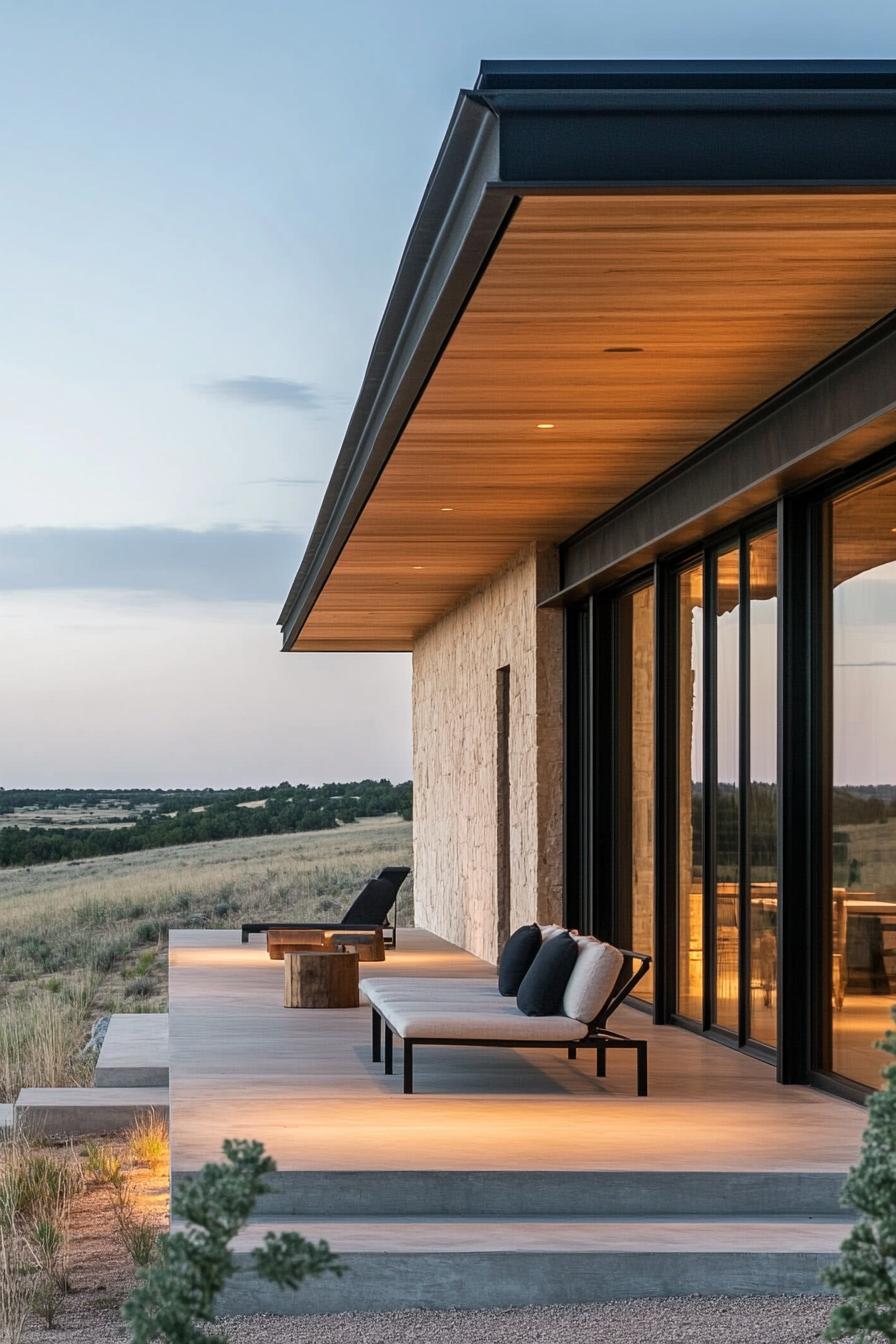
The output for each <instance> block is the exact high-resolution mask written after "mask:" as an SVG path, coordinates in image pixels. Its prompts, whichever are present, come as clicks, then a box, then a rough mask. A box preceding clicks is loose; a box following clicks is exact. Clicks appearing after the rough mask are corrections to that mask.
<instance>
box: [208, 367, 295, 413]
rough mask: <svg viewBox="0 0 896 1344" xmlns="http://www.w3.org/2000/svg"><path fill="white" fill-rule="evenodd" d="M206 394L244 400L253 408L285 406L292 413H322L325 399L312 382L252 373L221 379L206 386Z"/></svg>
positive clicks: (230, 399)
mask: <svg viewBox="0 0 896 1344" xmlns="http://www.w3.org/2000/svg"><path fill="white" fill-rule="evenodd" d="M203 391H205V392H208V393H209V394H210V395H211V396H214V397H222V398H224V399H225V400H227V401H244V402H248V403H249V404H250V405H252V406H285V407H286V408H287V409H288V410H291V411H318V410H320V408H321V398H320V394H319V392H318V390H317V388H316V387H314V386H313V384H311V383H297V382H293V380H292V379H290V378H266V377H264V376H263V375H262V374H257V373H249V374H245V375H244V376H243V377H241V378H219V379H217V380H216V381H214V382H211V383H205V384H204V386H203Z"/></svg>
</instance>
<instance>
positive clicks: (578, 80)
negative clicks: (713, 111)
mask: <svg viewBox="0 0 896 1344" xmlns="http://www.w3.org/2000/svg"><path fill="white" fill-rule="evenodd" d="M894 76H896V62H894V61H886V60H884V61H863V60H855V61H849V60H844V61H840V60H821V61H814V60H805V61H789V60H777V61H776V60H771V61H712V60H697V61H662V60H660V61H526V60H521V61H495V60H485V61H481V62H480V66H479V77H478V79H477V80H476V85H475V87H476V90H477V91H479V92H497V91H498V90H500V89H508V88H510V89H519V88H520V87H526V88H530V89H537V88H553V89H556V88H592V89H612V88H623V87H624V88H629V89H632V88H651V87H663V88H690V87H702V88H720V89H721V88H765V89H770V88H775V87H776V86H777V87H789V88H793V87H805V88H819V87H830V88H837V87H838V86H841V87H849V86H855V85H856V84H864V85H866V86H868V87H871V86H873V85H875V84H881V83H885V82H886V81H887V80H892V79H893V78H894Z"/></svg>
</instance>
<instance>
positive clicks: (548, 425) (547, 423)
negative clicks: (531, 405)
mask: <svg viewBox="0 0 896 1344" xmlns="http://www.w3.org/2000/svg"><path fill="white" fill-rule="evenodd" d="M535 428H536V429H553V428H554V422H553V420H540V421H539V422H538V424H537V425H536V426H535Z"/></svg>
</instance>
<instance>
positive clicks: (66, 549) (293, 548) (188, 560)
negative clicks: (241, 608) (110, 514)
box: [0, 527, 301, 604]
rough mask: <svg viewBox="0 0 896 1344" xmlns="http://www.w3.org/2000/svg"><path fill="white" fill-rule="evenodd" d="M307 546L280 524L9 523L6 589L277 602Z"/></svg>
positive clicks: (2, 580)
mask: <svg viewBox="0 0 896 1344" xmlns="http://www.w3.org/2000/svg"><path fill="white" fill-rule="evenodd" d="M300 551H301V538H300V537H298V536H296V535H295V533H292V532H287V531H281V530H279V529H276V528H270V529H255V530H248V529H246V530H243V529H240V528H236V527H216V528H210V529H208V530H207V531H203V532H194V531H190V530H189V529H187V528H173V527H116V528H62V527H30V528H10V529H6V530H0V590H6V591H15V590H19V591H21V590H37V589H63V588H81V589H117V590H119V591H121V590H125V591H128V590H130V591H133V592H160V593H169V594H177V595H178V596H181V597H191V598H195V599H198V600H200V601H222V600H224V601H226V600H233V601H240V602H245V601H265V602H272V603H274V604H276V603H277V602H278V601H279V600H280V599H281V598H282V597H283V595H284V593H285V592H286V589H287V588H288V587H289V582H290V579H291V578H292V574H293V571H294V570H295V568H296V564H297V563H298V559H299V554H300Z"/></svg>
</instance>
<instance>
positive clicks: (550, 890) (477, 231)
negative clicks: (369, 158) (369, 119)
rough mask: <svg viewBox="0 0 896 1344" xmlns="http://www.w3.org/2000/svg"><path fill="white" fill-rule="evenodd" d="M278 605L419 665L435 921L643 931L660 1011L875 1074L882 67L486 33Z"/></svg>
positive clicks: (887, 373) (891, 897) (892, 929)
mask: <svg viewBox="0 0 896 1344" xmlns="http://www.w3.org/2000/svg"><path fill="white" fill-rule="evenodd" d="M281 624H282V628H283V645H284V648H285V649H286V650H289V651H295V652H299V653H302V652H315V651H334V650H337V651H338V650H344V651H347V652H360V651H406V652H410V653H412V654H413V736H414V790H415V792H414V881H415V902H416V921H417V923H418V925H420V926H421V927H422V928H425V929H427V930H429V931H431V932H432V933H433V934H436V935H439V936H440V937H442V938H444V939H446V940H448V941H449V942H450V943H452V944H455V945H457V946H459V947H460V948H463V949H466V950H467V951H468V952H471V953H473V954H475V955H477V956H478V957H480V958H483V959H485V960H486V961H488V962H494V961H496V959H497V957H498V953H499V950H500V949H501V947H502V946H503V944H504V943H505V941H506V940H507V938H508V936H509V934H510V933H511V932H512V931H513V930H515V929H517V928H518V927H519V926H521V925H524V924H527V923H531V922H533V921H536V922H538V923H540V924H543V925H545V924H552V923H556V924H560V925H564V926H567V927H572V928H574V929H577V930H580V931H582V932H590V933H594V934H596V935H597V936H598V937H599V938H601V939H605V940H607V941H609V942H612V943H615V944H616V945H618V946H621V947H624V948H630V949H634V950H635V951H636V952H640V953H645V954H648V955H650V957H651V958H652V962H651V968H650V973H649V974H648V975H647V976H646V977H645V978H644V979H643V980H641V982H640V983H639V984H638V985H637V987H636V989H635V997H636V999H637V1002H638V1006H639V1007H641V1008H642V1009H643V1012H644V1014H648V1015H651V1016H652V1018H653V1021H654V1022H655V1023H657V1024H671V1025H674V1026H678V1027H680V1028H682V1029H683V1030H686V1031H688V1032H693V1033H700V1034H702V1035H703V1036H704V1037H705V1038H707V1039H708V1040H711V1041H712V1042H716V1043H717V1046H713V1047H712V1049H713V1050H715V1051H716V1053H717V1054H718V1055H719V1057H720V1058H721V1057H722V1056H723V1055H724V1054H725V1050H726V1048H727V1050H729V1051H739V1052H742V1053H743V1054H746V1055H751V1056H754V1057H756V1058H757V1059H758V1060H761V1061H766V1062H767V1065H768V1069H769V1070H776V1073H777V1079H778V1081H779V1082H780V1083H788V1084H793V1083H803V1084H812V1085H815V1086H816V1087H818V1088H821V1089H827V1090H828V1091H832V1092H836V1093H838V1094H840V1096H841V1097H843V1098H846V1099H853V1100H861V1099H862V1098H863V1097H864V1096H865V1095H866V1094H867V1091H868V1090H869V1089H871V1088H874V1087H875V1086H876V1085H877V1082H878V1077H879V1070H880V1066H881V1057H880V1056H879V1055H878V1054H877V1053H876V1051H875V1049H874V1042H875V1041H876V1040H878V1039H879V1038H880V1036H881V1035H882V1033H883V1031H884V1030H885V1029H886V1027H887V1025H888V1023H889V1015H890V1010H891V1007H892V1005H893V1004H894V1002H896V63H893V62H845V61H844V62H804V63H784V62H719V63H702V62H694V63H687V62H685V63H677V62H676V63H666V62H656V63H653V62H646V63H628V62H590V61H582V62H577V61H569V62H514V61H509V62H486V63H485V64H484V65H483V66H482V68H481V72H480V75H479V78H478V79H477V81H476V83H475V86H474V87H473V88H472V89H470V90H464V91H463V92H461V94H460V96H459V98H458V101H457V104H456V107H455V110H454V114H453V116H452V118H451V122H450V125H449V127H448V130H447V133H446V136H445V139H444V142H443V145H442V148H441V150H440V152H439V155H438V159H437V161H436V164H435V167H434V169H433V172H432V176H431V178H430V180H429V183H428V186H427V188H426V191H425V194H424V197H423V200H422V202H421V205H420V208H419V211H418V214H417V217H416V219H415V221H414V224H413V227H412V229H411V233H410V237H409V239H408V242H407V245H406V247H405V251H404V254H403V257H402V260H401V264H400V266H399V270H398V274H397V276H396V279H395V282H394V285H393V288H392V292H391V295H390V297H389V301H388V305H387V307H386V311H385V315H384V317H383V319H382V323H381V325H380V328H379V331H378V333H377V336H376V340H375V343H374V346H373V350H372V353H371V356H370V362H369V365H368V367H367V372H366V374H365V377H364V382H363V386H362V388H361V392H360V396H359V398H358V402H357V405H356V407H355V409H354V412H353V414H352V417H351V420H350V423H349V426H348V431H347V434H346V437H345V442H344V445H343V448H342V451H341V453H340V455H339V458H338V461H337V464H336V467H335V469H334V472H333V476H332V479H331V481H330V483H329V487H328V489H327V492H326V495H325V498H324V502H323V506H322V509H321V512H320V516H319V518H318V520H317V523H316V526H315V528H314V531H313V534H312V536H311V538H310V541H309V544H308V548H307V551H306V554H305V557H304V559H303V561H302V564H301V568H300V569H299V572H298V575H297V576H296V579H295V582H294V584H293V586H292V589H291V591H290V593H289V596H288V598H287V601H286V605H285V607H284V610H283V614H282V617H281ZM400 946H401V940H400V938H399V947H400ZM635 1016H636V1017H637V1016H638V1015H635ZM649 1025H650V1024H649V1022H647V1019H646V1018H645V1026H647V1027H649ZM670 1035H673V1036H678V1035H679V1033H670ZM707 1048H709V1047H707ZM773 1076H774V1075H772V1074H771V1073H769V1078H772V1077H773ZM591 1105H593V1107H595V1108H596V1109H597V1111H599V1110H600V1107H601V1098H600V1096H599V1095H596V1096H594V1097H593V1098H592V1100H591ZM846 1109H847V1110H849V1109H851V1108H848V1107H847V1108H846ZM595 1123H597V1121H595ZM599 1132H600V1131H599V1129H595V1131H594V1133H595V1136H597V1135H598V1134H599Z"/></svg>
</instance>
